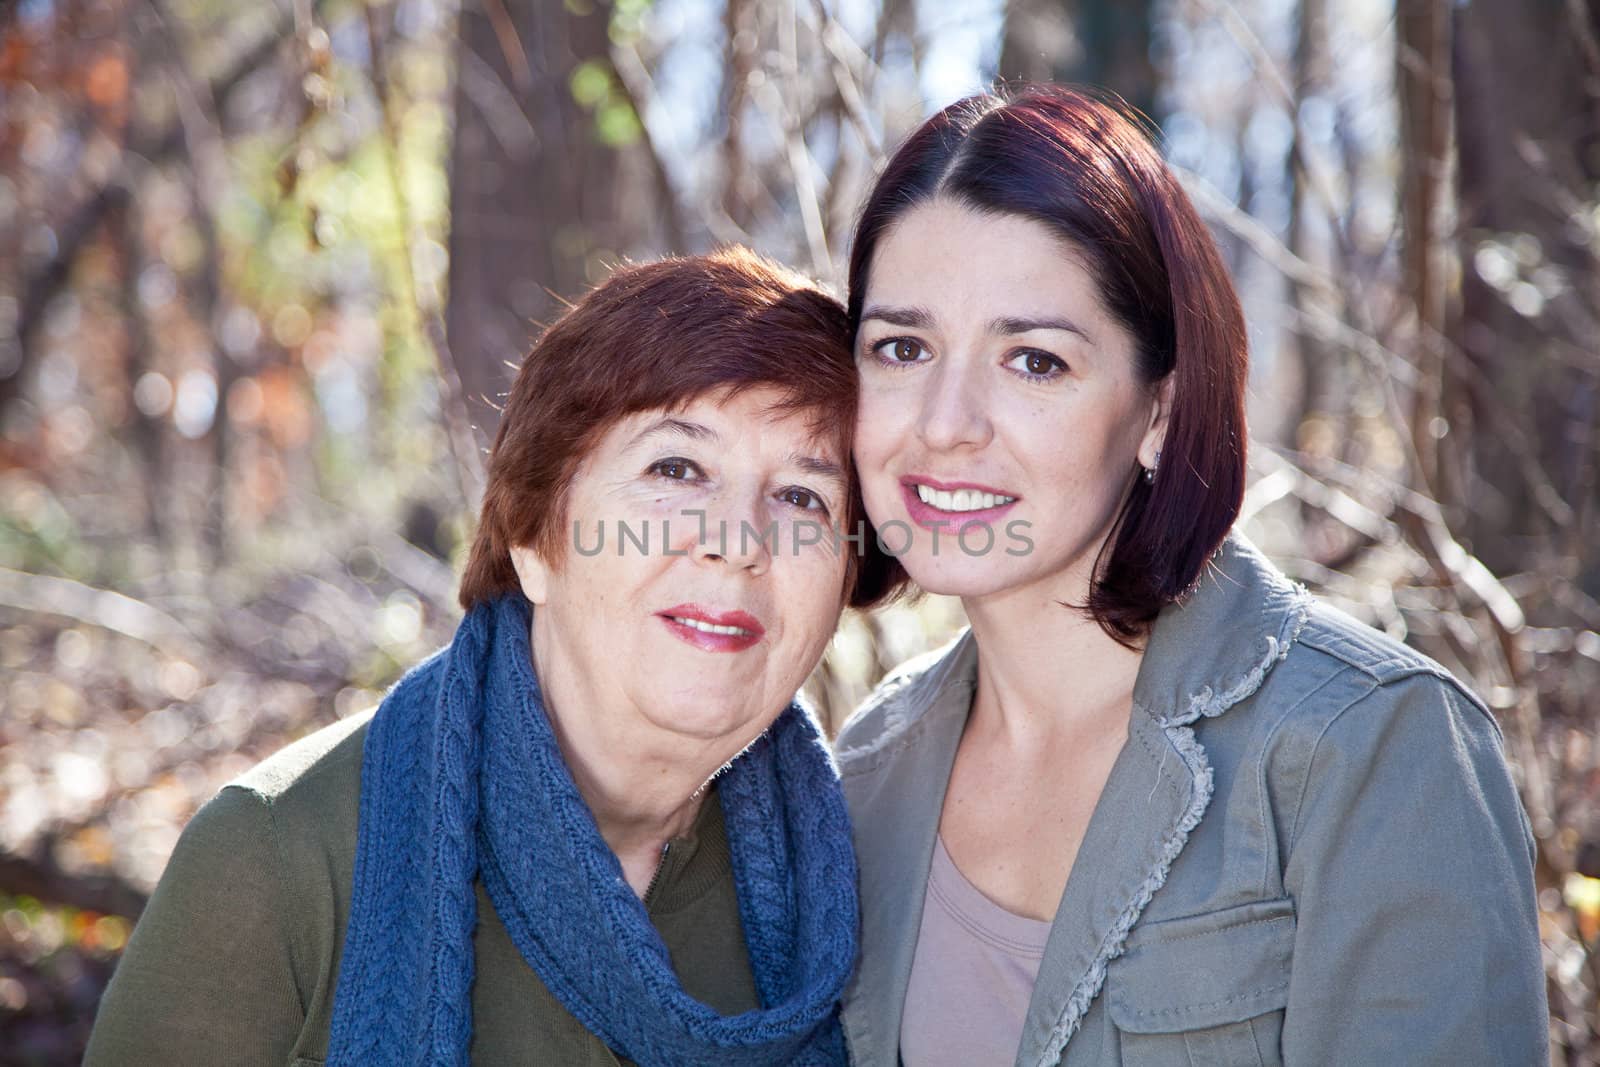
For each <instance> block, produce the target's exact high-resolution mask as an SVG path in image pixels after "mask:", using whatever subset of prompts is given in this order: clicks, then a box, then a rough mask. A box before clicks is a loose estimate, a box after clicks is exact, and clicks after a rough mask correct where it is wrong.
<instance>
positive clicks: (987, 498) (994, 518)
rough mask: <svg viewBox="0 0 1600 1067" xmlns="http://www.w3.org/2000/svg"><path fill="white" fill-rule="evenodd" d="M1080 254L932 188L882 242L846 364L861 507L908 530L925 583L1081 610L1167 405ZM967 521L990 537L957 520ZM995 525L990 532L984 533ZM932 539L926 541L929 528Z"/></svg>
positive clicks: (1036, 227)
mask: <svg viewBox="0 0 1600 1067" xmlns="http://www.w3.org/2000/svg"><path fill="white" fill-rule="evenodd" d="M1133 356H1134V342H1133V339H1132V337H1131V336H1130V335H1129V334H1128V332H1127V331H1126V330H1124V329H1123V328H1122V326H1121V325H1119V324H1118V323H1117V322H1116V320H1114V319H1113V318H1112V317H1111V315H1110V313H1109V312H1108V311H1107V310H1106V309H1105V307H1104V305H1103V304H1102V302H1101V299H1100V294H1099V288H1098V286H1097V285H1096V283H1095V279H1094V278H1093V277H1092V276H1090V274H1089V273H1088V271H1086V270H1085V269H1084V268H1083V266H1082V265H1081V264H1080V262H1079V260H1078V258H1077V257H1076V256H1074V255H1073V254H1072V249H1071V248H1070V247H1069V246H1068V245H1066V244H1065V243H1064V242H1063V241H1061V240H1060V239H1059V238H1058V237H1056V235H1055V234H1054V233H1052V232H1051V231H1050V230H1049V229H1047V228H1046V227H1045V226H1043V225H1042V224H1040V223H1037V222H1034V221H1032V220H1030V219H1024V218H1020V217H1017V216H1007V215H999V216H997V215H993V214H980V213H979V212H977V211H974V210H973V209H971V208H969V207H966V206H964V205H962V204H958V203H954V202H952V201H949V200H945V199H939V198H935V199H934V200H931V201H929V202H927V203H924V204H921V205H918V206H917V207H914V208H912V209H911V210H909V211H908V212H907V213H906V214H905V215H904V216H903V217H902V218H901V219H900V220H899V221H898V222H897V223H896V224H895V225H894V226H893V228H891V229H890V230H889V231H888V232H887V233H886V234H885V235H884V237H883V238H882V239H881V240H880V242H879V244H878V247H877V250H876V252H875V255H874V258H873V263H872V269H871V272H870V275H869V279H868V285H867V292H866V294H865V300H864V303H863V307H862V320H861V328H860V331H859V333H858V335H857V341H856V358H857V362H858V365H859V366H860V368H861V403H860V406H859V408H858V417H857V421H856V440H855V457H856V466H857V469H858V470H859V472H860V477H861V488H862V496H863V497H864V499H865V501H866V505H867V513H868V514H869V515H870V516H871V518H872V521H873V522H874V524H876V525H877V526H878V528H879V530H880V532H881V533H882V534H883V539H884V541H885V542H886V543H888V544H890V545H891V547H892V546H893V545H894V544H895V540H903V539H904V538H896V539H895V540H891V537H890V532H889V529H888V524H889V523H892V522H896V521H898V523H900V524H902V526H903V527H904V528H906V529H908V530H909V531H910V532H911V537H910V547H909V550H908V551H907V552H905V554H904V555H902V556H901V562H902V563H904V565H905V567H906V570H907V571H908V572H909V573H910V574H911V577H912V578H913V579H915V580H916V581H917V583H918V584H920V585H921V586H922V587H923V588H925V589H928V590H929V591H931V592H935V593H949V594H954V595H958V596H964V597H983V596H988V595H991V594H996V593H1003V592H1008V591H1014V590H1020V589H1025V588H1028V587H1033V588H1037V589H1038V590H1040V592H1041V593H1042V594H1043V595H1046V596H1050V597H1051V598H1053V599H1060V598H1062V597H1066V598H1068V599H1070V600H1072V601H1073V602H1081V601H1082V598H1083V596H1084V595H1085V594H1086V593H1087V590H1088V582H1089V577H1090V573H1091V571H1092V568H1093V564H1094V559H1095V556H1096V554H1097V553H1098V551H1099V548H1100V545H1101V544H1102V543H1103V542H1104V540H1105V538H1106V535H1107V533H1108V532H1109V530H1110V527H1111V524H1112V522H1113V521H1114V520H1115V517H1116V513H1117V509H1118V507H1119V506H1120V504H1121V501H1122V497H1123V494H1124V493H1125V492H1126V491H1127V489H1128V487H1129V486H1130V484H1131V480H1132V478H1133V477H1134V476H1135V474H1136V471H1137V469H1138V468H1137V466H1136V465H1137V464H1142V465H1143V466H1146V467H1148V466H1150V465H1151V463H1153V462H1154V459H1155V451H1156V449H1157V448H1158V447H1160V443H1161V436H1162V433H1163V432H1164V427H1165V418H1166V416H1165V410H1166V403H1165V399H1164V397H1163V395H1162V394H1161V392H1160V391H1159V390H1152V389H1150V388H1149V387H1147V386H1145V385H1143V384H1141V383H1140V382H1139V381H1138V380H1137V378H1136V376H1135V370H1134V364H1133ZM973 524H977V525H978V526H980V527H982V526H987V527H988V529H987V530H985V529H971V530H968V531H967V533H966V535H964V536H962V537H960V539H959V540H958V539H957V535H958V533H959V532H960V531H962V530H963V529H964V528H966V527H969V526H972V525H973ZM991 531H992V534H993V540H992V541H991V540H990V533H991ZM936 534H937V535H938V537H937V541H938V542H940V543H936V538H935V535H936Z"/></svg>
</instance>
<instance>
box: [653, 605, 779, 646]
mask: <svg viewBox="0 0 1600 1067" xmlns="http://www.w3.org/2000/svg"><path fill="white" fill-rule="evenodd" d="M656 617H657V618H659V619H660V620H661V621H662V622H664V623H665V624H666V626H667V629H669V630H671V631H672V633H673V635H674V636H676V637H677V638H678V639H679V640H681V641H683V642H685V643H686V644H690V645H693V646H694V647H695V648H698V649H701V650H703V651H705V652H743V651H744V650H745V649H747V648H750V647H751V646H753V645H755V644H756V643H757V642H758V641H760V640H761V638H762V637H763V636H765V635H766V632H767V629H766V627H764V626H762V625H761V622H760V620H758V619H757V618H756V617H755V616H754V615H751V614H750V613H749V612H745V611H711V610H709V609H707V608H703V607H701V606H700V605H698V604H678V605H676V606H674V607H670V608H667V609H666V610H665V611H658V612H656ZM694 623H700V624H703V625H707V626H722V627H733V628H734V629H736V630H737V631H738V632H736V633H714V632H712V631H710V630H702V629H699V628H698V627H696V626H694V625H692V624H694Z"/></svg>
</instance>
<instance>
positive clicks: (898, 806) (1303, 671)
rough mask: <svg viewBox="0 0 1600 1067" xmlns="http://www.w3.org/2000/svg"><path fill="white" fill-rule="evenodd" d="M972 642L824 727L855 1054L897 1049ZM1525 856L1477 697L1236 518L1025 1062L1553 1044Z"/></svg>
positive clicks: (1066, 906) (1135, 756)
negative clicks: (849, 888) (854, 897)
mask: <svg viewBox="0 0 1600 1067" xmlns="http://www.w3.org/2000/svg"><path fill="white" fill-rule="evenodd" d="M1040 651H1041V653H1043V654H1048V650H1044V649H1041V650H1040ZM977 663H978V661H977V648H976V646H975V644H974V642H973V639H972V636H971V634H970V633H968V634H965V635H963V636H962V637H961V638H960V639H958V640H957V641H956V642H955V644H954V645H953V646H951V647H950V648H949V649H948V650H945V651H942V652H941V653H936V654H934V655H933V656H930V657H925V658H924V659H923V660H921V661H913V662H912V663H910V664H907V666H906V667H905V668H903V669H902V670H900V671H898V672H896V674H894V675H893V676H891V677H890V678H889V679H888V680H886V681H885V683H884V684H883V685H882V686H880V687H879V689H878V691H877V692H876V693H875V694H874V695H873V697H872V698H871V699H870V700H869V701H868V702H867V704H866V705H865V706H864V707H863V708H862V709H861V710H860V711H859V712H858V713H857V715H856V716H855V717H854V718H852V719H851V721H850V722H849V723H848V724H847V725H846V727H845V729H844V731H843V733H842V734H841V735H840V738H839V742H838V753H839V759H840V763H841V770H842V773H843V776H844V787H845V794H846V796H847V797H848V799H849V802H850V805H851V815H852V821H853V823H854V827H855V839H856V851H857V853H858V855H859V857H860V863H861V889H862V901H861V903H862V923H863V931H862V959H861V965H860V967H859V968H858V970H857V974H856V978H855V980H854V982H853V984H852V986H851V989H850V990H849V992H848V994H847V998H846V1003H845V1009H844V1025H845V1034H846V1037H847V1039H848V1040H849V1043H850V1049H851V1054H852V1057H853V1059H854V1061H855V1062H856V1063H857V1064H861V1065H864V1067H893V1065H894V1064H895V1063H896V1062H897V1061H898V1058H899V1056H898V1049H899V1034H900V1016H901V1010H902V1008H903V1007H904V1004H905V996H906V984H907V979H908V978H909V976H910V972H911V961H912V955H913V951H914V949H915V947H916V938H917V931H918V928H919V926H920V924H921V918H922V903H923V895H924V892H925V889H926V885H927V878H928V869H929V864H930V862H931V858H932V854H933V846H934V840H935V835H936V833H937V829H938V818H939V811H940V808H941V805H942V803H943V799H944V792H945V786H946V784H947V782H948V780H949V775H950V768H951V765H952V762H953V760H954V757H955V751H956V745H957V742H958V741H959V739H960V737H961V732H962V727H963V725H964V723H965V722H966V717H967V714H968V710H969V708H970V706H971V701H972V695H973V691H974V687H975V685H976V681H977ZM1533 854H1534V853H1533V838H1532V835H1531V834H1530V832H1529V829H1528V823H1527V819H1526V817H1525V815H1524V814H1523V811H1522V807H1521V804H1520V803H1519V801H1518V799H1517V793H1516V789H1515V787H1514V785H1513V783H1512V780H1511V776H1510V774H1509V773H1508V770H1507V767H1506V763H1505V759H1504V756H1503V753H1502V750H1501V736H1500V731H1499V728H1498V727H1497V726H1496V724H1495V722H1494V720H1493V718H1492V717H1491V716H1490V714H1489V712H1488V710H1487V709H1486V708H1485V707H1484V706H1483V704H1482V703H1480V702H1479V701H1478V700H1477V698H1475V697H1474V696H1473V695H1472V694H1471V693H1470V692H1468V691H1467V690H1466V689H1464V688H1463V687H1462V686H1461V685H1460V684H1459V683H1458V682H1456V681H1455V679H1453V678H1452V677H1451V676H1450V674H1449V673H1447V672H1446V671H1445V670H1444V668H1442V667H1440V666H1439V665H1438V664H1436V663H1434V662H1433V661H1431V660H1429V659H1427V658H1426V657H1424V656H1422V655H1420V654H1418V653H1416V652H1414V651H1412V650H1410V649H1408V648H1406V647H1405V646H1403V645H1401V644H1399V643H1397V642H1395V641H1393V640H1391V639H1389V638H1387V637H1385V636H1383V635H1382V634H1379V633H1378V632H1376V631H1374V630H1372V629H1370V628H1368V627H1366V626H1363V625H1362V624H1360V623H1358V622H1356V621H1355V620H1353V619H1351V618H1349V617H1348V616H1345V615H1343V614H1341V613H1339V612H1338V611H1336V610H1334V609H1332V608H1329V607H1327V606H1325V605H1322V604H1319V603H1317V602H1316V601H1314V600H1313V599H1311V598H1310V597H1309V596H1308V595H1307V594H1306V593H1305V592H1304V591H1303V590H1302V589H1300V588H1298V587H1297V586H1294V585H1292V584H1290V583H1289V582H1288V581H1287V580H1286V579H1285V578H1284V577H1283V576H1282V575H1281V574H1279V573H1278V571H1277V570H1276V569H1275V568H1273V567H1272V565H1271V564H1270V563H1268V562H1267V561H1266V560H1265V559H1264V558H1263V557H1262V556H1261V555H1260V554H1259V553H1257V552H1256V551H1255V549H1253V548H1252V547H1250V546H1249V545H1248V544H1247V543H1246V542H1245V541H1244V540H1243V539H1242V538H1239V537H1237V536H1233V537H1230V538H1229V540H1228V541H1227V543H1226V544H1225V545H1224V546H1223V549H1222V551H1221V552H1220V553H1219V554H1218V556H1217V557H1216V559H1215V560H1214V562H1213V566H1212V567H1211V568H1210V569H1209V571H1208V572H1207V573H1206V575H1205V576H1204V577H1203V578H1202V579H1201V582H1200V585H1199V587H1198V589H1197V590H1196V591H1195V593H1194V594H1193V595H1192V596H1191V597H1190V598H1189V599H1187V600H1186V601H1184V602H1183V603H1182V604H1181V605H1180V606H1175V607H1172V608H1168V609H1167V610H1165V611H1164V612H1163V613H1162V614H1161V616H1160V618H1159V619H1158V620H1157V622H1156V625H1155V629H1154V632H1153V633H1152V635H1151V638H1150V642H1149V645H1148V648H1147V651H1146V653H1145V656H1144V661H1143V664H1142V666H1141V667H1140V671H1139V677H1138V681H1137V683H1136V684H1135V687H1134V694H1133V711H1132V715H1131V718H1130V721H1129V727H1128V740H1127V743H1126V744H1125V745H1124V746H1123V749H1122V751H1121V753H1120V755H1119V756H1118V758H1117V761H1116V764H1115V766H1114V767H1113V768H1112V771H1111V775H1110V778H1109V780H1108V781H1107V783H1106V786H1105V791H1104V793H1103V794H1102V796H1101V798H1100V801H1099V804H1098V806H1097V807H1096V808H1095V811H1094V814H1093V816H1092V818H1091V820H1090V822H1089V826H1088V829H1087V832H1086V836H1085V837H1084V841H1083V844H1082V846H1081V849H1080V851H1079V852H1078V857H1077V860H1076V862H1075V864H1074V866H1073V869H1072V872H1071V877H1070V878H1069V879H1068V881H1067V886H1066V890H1065V892H1064V893H1063V895H1062V898H1061V904H1060V907H1059V909H1058V911H1057V913H1056V916H1055V919H1054V922H1053V924H1052V926H1051V931H1050V940H1049V944H1048V948H1047V949H1046V952H1045V957H1044V960H1043V963H1042V965H1041V967H1040V970H1039V976H1038V980H1037V983H1036V985H1035V987H1034V992H1033V998H1032V1001H1031V1002H1030V1004H1029V1007H1028V1015H1027V1021H1026V1023H1025V1024H1024V1028H1023V1034H1022V1040H1021V1045H1020V1048H1019V1050H1018V1053H1017V1058H1016V1063H1017V1064H1018V1065H1027V1067H1035V1065H1044V1064H1057V1063H1060V1064H1065V1065H1069V1067H1080V1065H1089V1064H1095V1065H1099V1064H1121V1063H1129V1064H1135V1063H1137V1064H1146V1065H1161V1064H1202V1063H1204V1064H1262V1065H1267V1064H1357V1065H1369V1064H1371V1065H1376V1064H1400V1063H1404V1064H1408V1065H1410V1064H1425V1063H1438V1064H1450V1065H1452V1067H1461V1065H1468V1064H1485V1065H1488V1064H1493V1065H1496V1067H1503V1065H1523V1064H1530V1065H1531V1064H1545V1063H1548V1062H1549V1055H1548V1052H1547V1047H1546V1042H1547V1032H1546V1026H1547V1020H1546V1007H1545V992H1544V975H1543V971H1542V966H1541V962H1540V950H1539V931H1538V916H1537V908H1536V904H1535V899H1534V886H1533Z"/></svg>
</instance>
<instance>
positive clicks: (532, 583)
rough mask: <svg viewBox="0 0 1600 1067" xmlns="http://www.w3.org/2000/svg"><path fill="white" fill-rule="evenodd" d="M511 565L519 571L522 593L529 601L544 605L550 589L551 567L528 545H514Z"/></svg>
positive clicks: (518, 579)
mask: <svg viewBox="0 0 1600 1067" xmlns="http://www.w3.org/2000/svg"><path fill="white" fill-rule="evenodd" d="M511 566H512V568H514V569H515V570H516V572H517V581H518V583H519V584H521V586H522V595H523V596H525V597H527V598H528V601H529V603H531V604H534V605H542V604H543V603H544V602H545V599H546V597H547V595H548V591H549V583H550V568H549V567H548V566H546V565H545V562H544V560H542V559H540V558H539V553H537V552H535V551H534V550H533V549H532V548H530V547H529V546H527V545H512V546H511Z"/></svg>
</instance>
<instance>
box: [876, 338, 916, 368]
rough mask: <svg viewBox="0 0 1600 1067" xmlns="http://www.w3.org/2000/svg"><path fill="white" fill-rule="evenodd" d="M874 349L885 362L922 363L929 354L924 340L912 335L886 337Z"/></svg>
mask: <svg viewBox="0 0 1600 1067" xmlns="http://www.w3.org/2000/svg"><path fill="white" fill-rule="evenodd" d="M872 350H873V351H874V352H876V353H877V354H878V358H879V359H881V360H883V362H885V363H921V362H922V360H923V357H924V356H926V355H927V350H926V349H925V348H923V347H922V342H920V341H916V340H913V339H912V338H910V337H886V338H884V339H883V340H882V341H879V342H878V343H877V344H875V345H873V346H872Z"/></svg>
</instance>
